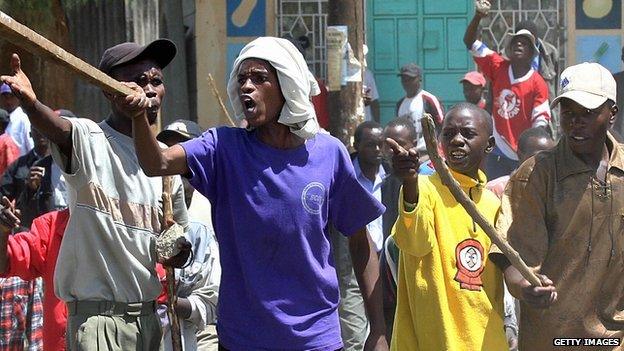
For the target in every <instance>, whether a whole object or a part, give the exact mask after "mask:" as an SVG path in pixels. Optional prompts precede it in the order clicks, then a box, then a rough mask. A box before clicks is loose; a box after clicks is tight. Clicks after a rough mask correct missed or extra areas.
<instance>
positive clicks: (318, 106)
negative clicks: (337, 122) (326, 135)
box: [312, 79, 329, 130]
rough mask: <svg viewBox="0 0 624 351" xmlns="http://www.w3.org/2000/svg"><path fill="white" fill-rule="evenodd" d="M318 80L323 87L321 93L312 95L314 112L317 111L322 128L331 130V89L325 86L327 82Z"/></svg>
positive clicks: (317, 117) (320, 86)
mask: <svg viewBox="0 0 624 351" xmlns="http://www.w3.org/2000/svg"><path fill="white" fill-rule="evenodd" d="M316 82H317V83H318V85H319V88H321V93H320V94H318V95H316V96H313V97H312V105H314V112H315V113H316V119H317V120H318V124H319V125H320V126H321V128H323V129H325V130H329V107H328V106H327V104H328V99H329V91H328V90H327V87H326V86H325V82H324V81H322V80H319V79H317V80H316Z"/></svg>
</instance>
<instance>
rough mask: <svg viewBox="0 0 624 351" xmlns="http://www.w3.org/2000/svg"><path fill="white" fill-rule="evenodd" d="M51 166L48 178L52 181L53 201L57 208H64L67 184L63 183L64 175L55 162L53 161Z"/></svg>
mask: <svg viewBox="0 0 624 351" xmlns="http://www.w3.org/2000/svg"><path fill="white" fill-rule="evenodd" d="M51 168H52V169H51V171H50V172H52V174H50V180H51V181H52V198H53V203H54V205H55V206H56V208H58V209H61V208H65V207H67V184H65V177H64V176H63V172H61V169H60V168H59V166H58V165H57V164H56V163H54V162H53V163H52V167H51Z"/></svg>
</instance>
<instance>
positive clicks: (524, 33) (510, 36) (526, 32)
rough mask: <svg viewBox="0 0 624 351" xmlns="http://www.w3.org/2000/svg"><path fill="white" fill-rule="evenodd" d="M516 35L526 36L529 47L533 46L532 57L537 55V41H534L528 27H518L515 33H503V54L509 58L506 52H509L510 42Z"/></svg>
mask: <svg viewBox="0 0 624 351" xmlns="http://www.w3.org/2000/svg"><path fill="white" fill-rule="evenodd" d="M516 37H526V38H527V39H529V41H530V42H531V47H532V48H533V57H536V56H539V49H538V48H537V43H536V42H535V37H534V36H533V34H532V33H531V32H530V31H529V30H528V29H520V30H519V31H517V32H515V33H507V35H505V39H504V42H505V44H504V45H503V48H505V52H504V53H503V55H504V56H505V57H507V58H509V56H508V54H507V53H511V44H512V42H513V40H514V38H516Z"/></svg>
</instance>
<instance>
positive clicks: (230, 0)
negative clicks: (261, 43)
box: [227, 0, 266, 37]
mask: <svg viewBox="0 0 624 351" xmlns="http://www.w3.org/2000/svg"><path fill="white" fill-rule="evenodd" d="M227 35H228V37H261V36H264V35H266V0H227Z"/></svg>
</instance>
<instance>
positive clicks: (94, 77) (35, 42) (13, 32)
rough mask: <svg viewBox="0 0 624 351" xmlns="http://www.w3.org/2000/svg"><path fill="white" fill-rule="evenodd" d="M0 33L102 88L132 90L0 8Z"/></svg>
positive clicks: (121, 92)
mask: <svg viewBox="0 0 624 351" xmlns="http://www.w3.org/2000/svg"><path fill="white" fill-rule="evenodd" d="M0 37H2V39H4V40H7V41H10V42H11V43H12V44H15V45H17V46H20V47H22V48H24V49H26V50H28V51H30V52H32V53H33V54H35V55H38V56H41V57H44V58H46V59H48V60H51V61H54V62H56V63H57V64H59V65H61V66H63V67H65V68H67V69H68V70H69V71H70V72H72V73H74V74H76V75H78V76H79V77H80V78H82V79H85V80H86V81H88V82H89V83H91V84H93V85H96V86H97V87H99V88H101V89H102V90H104V91H106V92H109V93H112V94H119V95H122V96H127V95H130V94H133V91H132V89H130V88H128V87H127V86H125V85H123V84H121V83H120V82H118V81H117V80H115V79H113V78H111V77H110V76H108V75H107V74H105V73H104V72H102V71H100V70H99V69H97V68H95V67H93V66H91V65H90V64H88V63H86V62H84V61H83V60H81V59H79V58H78V57H76V56H74V55H72V54H70V53H69V52H67V51H65V50H64V49H63V48H61V47H60V46H58V45H56V44H54V43H53V42H51V41H49V40H48V39H46V38H44V37H43V36H41V35H40V34H38V33H37V32H35V31H33V30H32V29H30V28H28V27H26V26H25V25H23V24H21V23H19V22H17V21H16V20H14V19H13V18H11V17H10V16H9V15H7V14H6V13H4V12H1V11H0Z"/></svg>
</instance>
